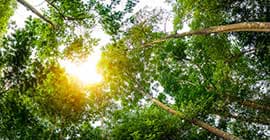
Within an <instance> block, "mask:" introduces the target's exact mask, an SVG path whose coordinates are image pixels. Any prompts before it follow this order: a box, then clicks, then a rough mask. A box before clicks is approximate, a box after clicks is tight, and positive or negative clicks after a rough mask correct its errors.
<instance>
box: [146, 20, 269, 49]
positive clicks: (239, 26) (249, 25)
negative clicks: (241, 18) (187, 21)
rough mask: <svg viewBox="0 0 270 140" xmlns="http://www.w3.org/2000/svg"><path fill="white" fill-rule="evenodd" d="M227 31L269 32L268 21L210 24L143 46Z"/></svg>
mask: <svg viewBox="0 0 270 140" xmlns="http://www.w3.org/2000/svg"><path fill="white" fill-rule="evenodd" d="M227 32H270V22H243V23H236V24H228V25H221V26H212V27H209V28H205V29H199V30H195V31H189V32H184V33H180V34H171V35H168V36H166V37H164V38H161V39H157V40H155V41H153V42H150V43H146V44H144V45H143V46H144V47H150V46H152V45H154V44H156V43H161V42H164V41H166V40H168V39H173V38H181V37H185V36H193V35H207V34H211V33H227Z"/></svg>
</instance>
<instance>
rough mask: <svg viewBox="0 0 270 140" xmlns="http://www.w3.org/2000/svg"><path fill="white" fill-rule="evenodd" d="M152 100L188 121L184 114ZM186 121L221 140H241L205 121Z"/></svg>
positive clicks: (155, 100) (154, 100)
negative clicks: (221, 139)
mask: <svg viewBox="0 0 270 140" xmlns="http://www.w3.org/2000/svg"><path fill="white" fill-rule="evenodd" d="M151 100H152V101H153V102H154V103H155V104H156V105H158V106H159V107H161V108H162V109H164V110H166V111H167V112H169V113H171V114H173V115H177V116H179V117H180V118H183V119H186V118H185V117H184V115H183V114H182V113H180V112H178V111H175V110H173V109H172V108H170V107H168V106H167V105H165V104H163V103H162V102H160V101H159V100H157V99H154V98H152V97H151ZM186 120H188V121H190V122H191V123H193V124H194V125H197V126H199V127H201V128H204V129H206V130H207V131H209V132H210V133H213V134H215V135H217V136H218V137H221V138H223V139H225V140H239V138H238V137H236V136H234V135H232V134H230V133H227V132H224V131H222V130H220V129H218V128H216V127H213V126H211V125H209V124H207V123H205V122H203V121H200V120H198V119H192V120H189V119H186Z"/></svg>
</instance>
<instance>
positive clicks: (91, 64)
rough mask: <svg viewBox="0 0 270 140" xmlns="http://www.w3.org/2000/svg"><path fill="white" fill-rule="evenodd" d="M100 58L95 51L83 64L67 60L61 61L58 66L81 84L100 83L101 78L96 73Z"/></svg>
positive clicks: (97, 51) (98, 52) (99, 53)
mask: <svg viewBox="0 0 270 140" xmlns="http://www.w3.org/2000/svg"><path fill="white" fill-rule="evenodd" d="M100 57H101V52H100V50H95V51H94V52H93V53H92V54H91V55H89V56H88V58H87V59H86V61H84V62H81V63H74V62H72V61H68V60H61V61H60V64H61V66H63V67H64V68H65V70H66V72H67V73H68V74H69V75H71V76H74V77H76V78H78V79H79V80H80V81H81V82H82V83H83V84H85V85H89V84H95V83H98V82H101V81H102V76H101V74H99V73H98V72H97V68H96V66H97V63H98V61H99V59H100Z"/></svg>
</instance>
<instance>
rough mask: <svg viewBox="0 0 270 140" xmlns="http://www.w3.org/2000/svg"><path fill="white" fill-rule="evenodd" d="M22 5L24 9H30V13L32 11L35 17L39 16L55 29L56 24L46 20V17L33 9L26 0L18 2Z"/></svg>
mask: <svg viewBox="0 0 270 140" xmlns="http://www.w3.org/2000/svg"><path fill="white" fill-rule="evenodd" d="M17 1H18V2H19V3H20V4H22V5H23V6H24V7H26V8H27V9H29V10H30V11H32V12H33V13H34V14H35V15H37V16H38V17H40V18H41V19H43V20H44V21H45V22H47V23H49V24H51V25H52V26H53V27H55V25H54V23H53V22H52V21H51V20H49V19H48V18H46V17H45V16H43V15H42V14H41V13H40V12H39V11H38V10H37V9H36V8H35V7H33V6H32V5H31V4H29V3H28V2H26V1H25V0H17Z"/></svg>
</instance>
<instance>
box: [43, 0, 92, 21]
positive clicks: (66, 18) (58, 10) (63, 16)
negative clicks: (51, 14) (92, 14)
mask: <svg viewBox="0 0 270 140" xmlns="http://www.w3.org/2000/svg"><path fill="white" fill-rule="evenodd" d="M45 1H46V2H47V3H48V4H49V5H50V6H52V7H53V8H54V9H55V10H56V11H57V12H58V14H59V15H60V16H61V17H62V18H63V19H64V20H83V19H86V18H87V17H71V16H66V15H65V14H64V13H62V12H61V10H60V9H59V8H58V7H57V6H56V5H54V4H53V2H50V1H49V0H45Z"/></svg>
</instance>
